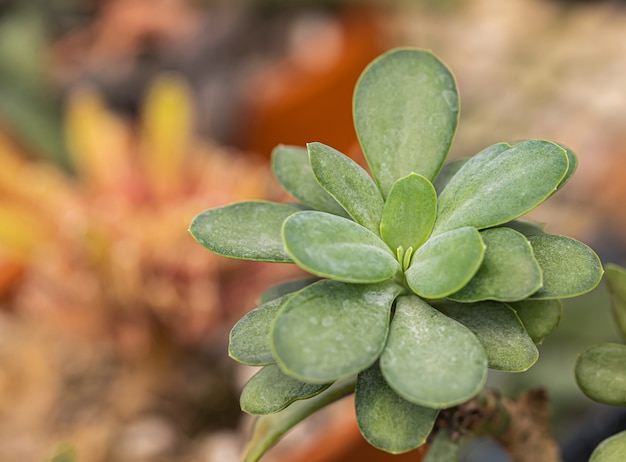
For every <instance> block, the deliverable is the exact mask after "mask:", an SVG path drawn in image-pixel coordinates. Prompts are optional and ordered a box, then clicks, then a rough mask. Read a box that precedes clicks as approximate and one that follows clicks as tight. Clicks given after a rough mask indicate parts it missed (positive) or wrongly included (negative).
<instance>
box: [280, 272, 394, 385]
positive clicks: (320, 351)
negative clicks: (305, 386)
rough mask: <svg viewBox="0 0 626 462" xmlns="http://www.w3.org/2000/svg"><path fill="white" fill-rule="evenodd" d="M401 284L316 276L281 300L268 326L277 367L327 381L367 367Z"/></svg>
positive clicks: (378, 348)
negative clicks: (270, 329) (320, 278)
mask: <svg viewBox="0 0 626 462" xmlns="http://www.w3.org/2000/svg"><path fill="white" fill-rule="evenodd" d="M400 291H402V288H401V287H400V286H398V285H395V284H392V283H380V284H346V283H342V282H337V281H328V280H326V281H320V282H318V283H316V284H313V285H312V286H309V287H306V288H304V289H302V290H301V291H300V292H298V293H297V294H295V295H294V296H293V297H292V298H290V299H289V301H288V302H287V303H286V304H285V306H284V307H283V309H282V311H281V312H280V314H279V315H278V317H277V318H276V321H275V323H274V328H273V331H272V342H273V346H272V351H273V354H274V357H275V358H276V361H277V362H278V364H279V365H280V367H281V369H282V370H283V372H285V373H286V374H288V375H291V376H293V377H295V378H297V379H299V380H302V381H305V382H311V383H328V382H333V381H335V380H339V379H341V378H345V377H349V376H350V375H353V374H356V373H358V372H360V371H362V370H363V369H365V368H367V367H369V366H370V365H371V364H372V363H374V361H376V358H378V356H379V355H380V353H381V351H382V349H383V346H384V344H385V341H386V339H387V333H388V330H389V318H390V315H391V305H392V303H393V301H394V299H395V298H396V296H397V295H398V294H399V293H400Z"/></svg>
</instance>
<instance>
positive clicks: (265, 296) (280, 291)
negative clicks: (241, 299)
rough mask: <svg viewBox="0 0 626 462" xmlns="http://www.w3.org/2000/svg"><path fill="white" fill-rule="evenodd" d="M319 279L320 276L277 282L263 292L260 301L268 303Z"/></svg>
mask: <svg viewBox="0 0 626 462" xmlns="http://www.w3.org/2000/svg"><path fill="white" fill-rule="evenodd" d="M319 280H320V278H306V279H295V280H293V281H287V282H282V283H280V284H276V285H275V286H272V287H270V288H268V289H266V290H265V292H263V293H262V294H261V297H260V298H259V303H261V304H263V303H267V302H269V301H271V300H274V299H276V298H279V297H282V296H283V295H287V294H291V293H293V292H297V291H299V290H300V289H304V288H305V287H306V286H310V285H311V284H313V283H314V282H317V281H319Z"/></svg>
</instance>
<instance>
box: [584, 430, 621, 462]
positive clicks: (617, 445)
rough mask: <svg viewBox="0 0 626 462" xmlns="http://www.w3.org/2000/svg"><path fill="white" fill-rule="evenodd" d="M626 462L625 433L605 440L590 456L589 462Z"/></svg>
mask: <svg viewBox="0 0 626 462" xmlns="http://www.w3.org/2000/svg"><path fill="white" fill-rule="evenodd" d="M625 460H626V431H623V432H621V433H618V434H617V435H613V436H611V437H610V438H607V439H605V440H604V441H603V442H602V443H600V444H599V445H598V447H597V448H596V449H595V450H594V451H593V453H592V454H591V458H590V459H589V462H624V461H625Z"/></svg>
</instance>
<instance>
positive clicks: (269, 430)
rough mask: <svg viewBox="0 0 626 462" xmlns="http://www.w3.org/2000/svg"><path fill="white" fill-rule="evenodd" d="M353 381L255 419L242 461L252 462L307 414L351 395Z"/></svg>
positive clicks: (338, 384) (334, 386)
mask: <svg viewBox="0 0 626 462" xmlns="http://www.w3.org/2000/svg"><path fill="white" fill-rule="evenodd" d="M354 387H355V380H354V379H352V380H346V381H341V382H338V383H335V384H333V385H331V386H330V388H328V389H327V390H324V391H323V392H322V393H320V394H319V395H317V396H314V397H313V398H309V399H305V400H302V401H296V402H295V403H293V404H292V405H291V406H289V407H287V408H286V409H284V410H282V411H280V412H278V413H276V414H269V415H264V416H261V417H259V418H258V419H257V420H256V422H255V424H254V429H253V431H252V436H251V438H250V440H249V441H248V444H247V446H246V448H245V451H244V455H243V462H256V461H258V460H259V459H260V458H261V457H262V456H263V454H265V452H266V451H267V450H268V449H269V448H270V447H272V446H273V445H274V444H275V443H276V441H278V439H280V437H281V436H283V435H284V434H285V433H287V432H288V431H289V430H291V429H292V428H293V427H295V426H296V425H298V424H299V423H300V422H302V421H303V420H304V419H306V418H307V417H309V416H310V415H311V414H314V413H315V412H317V411H319V410H320V409H322V408H323V407H325V406H328V405H329V404H332V403H334V402H335V401H338V400H340V399H341V398H343V397H345V396H346V395H348V394H350V393H352V391H353V390H354Z"/></svg>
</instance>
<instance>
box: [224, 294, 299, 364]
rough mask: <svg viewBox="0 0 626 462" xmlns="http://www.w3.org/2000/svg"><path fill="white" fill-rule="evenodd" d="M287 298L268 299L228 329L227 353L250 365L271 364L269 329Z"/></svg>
mask: <svg viewBox="0 0 626 462" xmlns="http://www.w3.org/2000/svg"><path fill="white" fill-rule="evenodd" d="M287 299H288V296H283V297H280V298H276V299H273V300H270V301H269V302H266V303H264V304H263V305H261V306H259V307H257V308H255V309H254V310H252V311H250V312H248V313H247V314H246V315H245V316H244V317H243V318H241V319H240V320H239V321H238V322H237V323H236V324H235V325H234V326H233V328H232V330H231V331H230V335H229V337H228V355H229V356H230V357H231V358H233V359H234V360H235V361H238V362H240V363H242V364H248V365H250V366H265V365H266V364H273V363H274V362H275V361H274V357H273V356H272V347H271V346H270V331H271V329H272V325H273V324H274V319H276V315H277V314H278V311H279V310H280V307H281V306H282V304H283V303H285V302H286V301H287Z"/></svg>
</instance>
